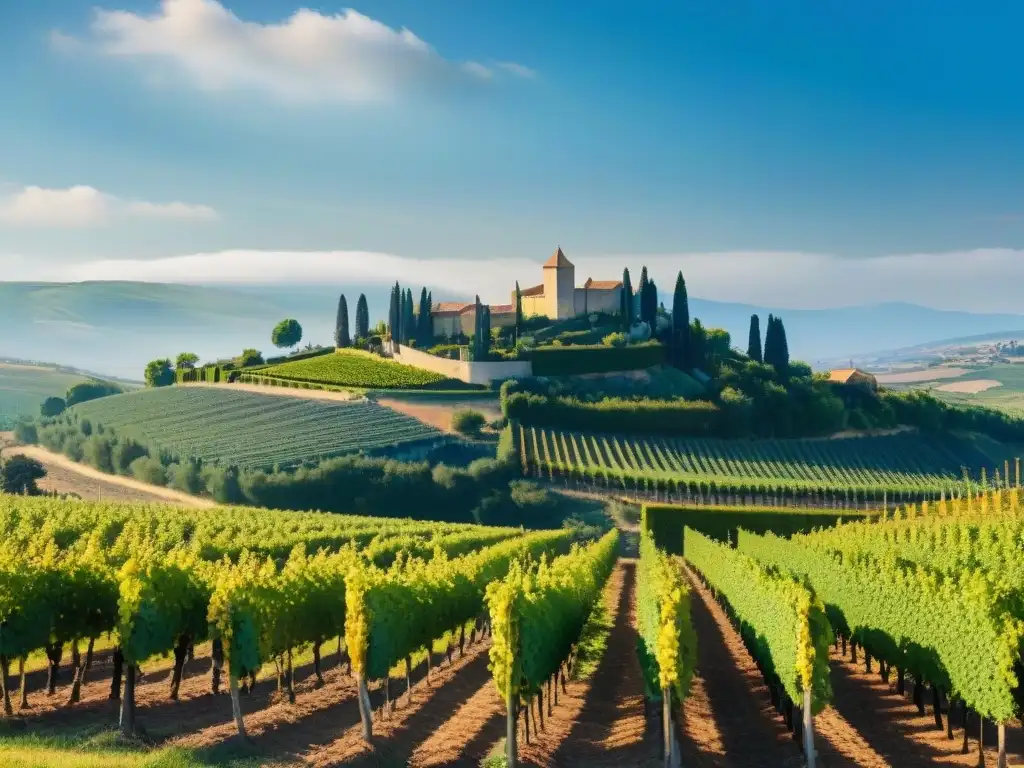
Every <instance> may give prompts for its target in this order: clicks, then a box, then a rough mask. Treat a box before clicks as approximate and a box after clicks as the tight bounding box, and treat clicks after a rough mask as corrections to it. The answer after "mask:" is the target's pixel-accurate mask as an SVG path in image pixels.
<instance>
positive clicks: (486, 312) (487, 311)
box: [480, 304, 491, 358]
mask: <svg viewBox="0 0 1024 768" xmlns="http://www.w3.org/2000/svg"><path fill="white" fill-rule="evenodd" d="M481 315H482V320H481V321H480V338H481V342H480V356H481V358H486V357H487V355H488V354H490V351H491V307H490V306H489V305H487V304H485V305H484V306H483V308H482V311H481Z"/></svg>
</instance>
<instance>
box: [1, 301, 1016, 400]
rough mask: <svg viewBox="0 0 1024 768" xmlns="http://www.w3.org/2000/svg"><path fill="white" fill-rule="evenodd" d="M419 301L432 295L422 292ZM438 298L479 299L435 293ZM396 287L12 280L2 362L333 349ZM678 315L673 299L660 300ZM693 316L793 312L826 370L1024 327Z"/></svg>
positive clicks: (719, 307)
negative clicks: (341, 307) (345, 311)
mask: <svg viewBox="0 0 1024 768" xmlns="http://www.w3.org/2000/svg"><path fill="white" fill-rule="evenodd" d="M410 287H412V288H413V290H414V292H415V293H417V294H418V291H419V288H420V286H410ZM428 289H432V290H433V291H434V296H435V299H437V300H442V299H451V300H461V299H465V300H471V299H472V297H470V296H463V295H456V294H451V293H446V292H443V290H442V289H441V288H439V287H438V286H428ZM389 290H390V289H389V286H388V285H381V284H364V285H355V284H348V285H329V286H323V285H314V286H310V285H272V286H268V285H260V286H252V285H237V286H222V285H218V286H209V285H207V286H203V285H184V284H171V283H133V282H84V283H3V282H0V321H2V322H3V327H4V328H5V333H4V335H3V337H0V357H11V358H21V359H25V360H55V361H58V362H59V363H60V364H62V365H66V366H73V367H76V368H80V369H83V370H88V371H99V372H102V373H103V375H107V376H118V377H122V378H128V379H135V380H137V379H139V378H140V377H141V374H142V368H143V367H144V366H145V364H146V362H147V361H149V360H152V359H153V358H155V357H158V356H168V357H169V356H173V355H176V354H177V353H178V352H182V351H190V352H195V353H196V354H198V355H200V357H202V358H203V359H215V358H217V357H222V356H224V355H228V354H234V353H237V352H239V351H241V349H242V348H244V347H256V348H257V349H260V350H262V351H263V352H265V353H270V352H271V351H273V347H272V345H271V344H270V331H271V328H272V327H273V325H274V323H276V322H277V321H278V320H281V319H282V318H284V317H294V318H296V319H297V320H298V321H299V322H300V323H301V324H302V326H303V328H304V329H305V337H304V339H303V343H306V342H313V343H325V344H326V343H330V341H331V337H332V334H333V328H334V313H335V309H336V307H337V301H338V295H339V294H340V293H345V294H346V297H347V298H348V303H349V308H350V309H352V310H354V308H355V302H356V299H357V298H358V296H359V294H360V293H365V294H366V296H367V301H368V303H369V307H370V317H371V322H376V321H377V320H378V319H383V318H384V317H385V316H386V315H387V306H388V296H389ZM660 298H661V300H662V301H664V302H665V304H666V306H670V305H671V300H672V297H671V295H665V294H662V296H661V297H660ZM690 313H691V316H694V317H699V318H700V319H701V321H702V322H703V323H704V324H705V325H707V326H712V327H720V328H725V329H726V330H728V331H729V332H730V333H731V334H732V338H733V344H734V345H735V346H738V347H740V348H745V347H746V343H747V330H748V327H749V320H750V315H751V314H758V315H760V316H761V327H762V328H764V325H765V322H764V321H765V319H766V318H767V315H768V314H769V313H773V314H777V315H781V316H782V318H783V319H784V321H785V324H786V331H787V335H788V339H789V345H790V351H791V354H792V355H793V357H795V358H798V359H802V360H806V361H807V362H809V363H811V364H812V365H816V366H818V367H822V366H823V365H826V364H827V363H829V362H832V363H835V362H840V361H848V360H849V359H850V358H853V359H854V360H855V361H856V360H857V359H858V358H861V357H866V356H868V355H870V354H871V353H873V352H875V351H878V350H894V349H901V348H904V347H911V346H915V345H921V344H925V343H928V342H933V341H934V340H936V339H954V338H958V337H961V338H962V337H968V336H977V335H983V334H989V333H997V332H1004V331H1005V329H1007V328H1024V315H1009V314H992V315H988V314H976V313H970V312H953V311H944V310H936V309H929V308H926V307H920V306H917V305H914V304H908V303H891V304H879V305H876V306H870V307H843V308H838V309H813V310H809V309H779V308H772V307H758V306H754V305H749V304H740V303H730V302H718V301H710V300H707V299H700V298H691V299H690Z"/></svg>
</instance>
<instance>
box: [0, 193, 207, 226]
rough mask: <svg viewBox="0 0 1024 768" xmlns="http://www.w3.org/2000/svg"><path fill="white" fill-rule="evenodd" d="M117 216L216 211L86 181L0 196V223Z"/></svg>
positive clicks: (79, 222)
mask: <svg viewBox="0 0 1024 768" xmlns="http://www.w3.org/2000/svg"><path fill="white" fill-rule="evenodd" d="M117 218H143V219H145V218H149V219H152V218H159V219H177V220H194V221H215V220H216V219H217V218H218V215H217V212H216V211H215V210H214V209H213V208H210V207H209V206H206V205H193V204H191V203H181V202H171V203H151V202H146V201H141V200H135V201H130V200H129V201H126V200H122V199H120V198H118V197H116V196H115V195H111V194H107V193H105V192H101V191H100V190H98V189H96V188H95V187H89V186H85V185H78V186H74V187H67V188H66V189H46V188H44V187H23V188H21V189H19V190H17V191H14V192H12V193H11V194H9V195H7V196H4V197H0V223H2V224H8V225H13V226H20V227H48V228H69V229H77V228H82V227H95V226H99V225H103V224H107V223H109V222H110V221H111V220H113V219H117Z"/></svg>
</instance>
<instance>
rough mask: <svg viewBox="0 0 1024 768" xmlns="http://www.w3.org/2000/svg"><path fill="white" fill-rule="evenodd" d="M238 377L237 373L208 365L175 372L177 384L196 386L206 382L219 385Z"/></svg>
mask: <svg viewBox="0 0 1024 768" xmlns="http://www.w3.org/2000/svg"><path fill="white" fill-rule="evenodd" d="M233 375H234V376H237V375H238V372H237V371H229V370H226V369H224V368H221V367H220V366H219V365H207V366H205V367H203V368H186V369H183V370H177V371H175V372H174V381H175V383H177V384H195V383H197V382H206V383H209V384H219V383H220V382H222V381H223V382H228V381H233V378H232V376H233Z"/></svg>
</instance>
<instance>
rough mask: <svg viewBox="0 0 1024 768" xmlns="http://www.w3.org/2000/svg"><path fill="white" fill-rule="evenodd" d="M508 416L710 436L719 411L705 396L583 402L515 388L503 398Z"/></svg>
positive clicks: (567, 425)
mask: <svg viewBox="0 0 1024 768" xmlns="http://www.w3.org/2000/svg"><path fill="white" fill-rule="evenodd" d="M505 409H506V410H505V412H506V414H507V416H508V418H509V419H515V420H517V421H519V422H520V423H522V424H524V425H530V426H544V427H558V428H561V429H569V430H585V431H592V432H640V433H646V434H662V435H693V436H712V435H717V434H719V432H720V429H721V426H720V423H719V421H720V416H721V413H720V411H719V409H718V407H717V406H716V405H715V404H714V403H710V402H707V401H704V400H625V399H622V398H618V397H609V398H605V399H604V400H599V401H597V402H595V403H586V402H582V401H580V400H577V399H576V398H572V397H544V396H543V395H534V394H530V393H527V392H517V393H515V394H512V395H510V396H509V397H508V398H507V399H506V401H505Z"/></svg>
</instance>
